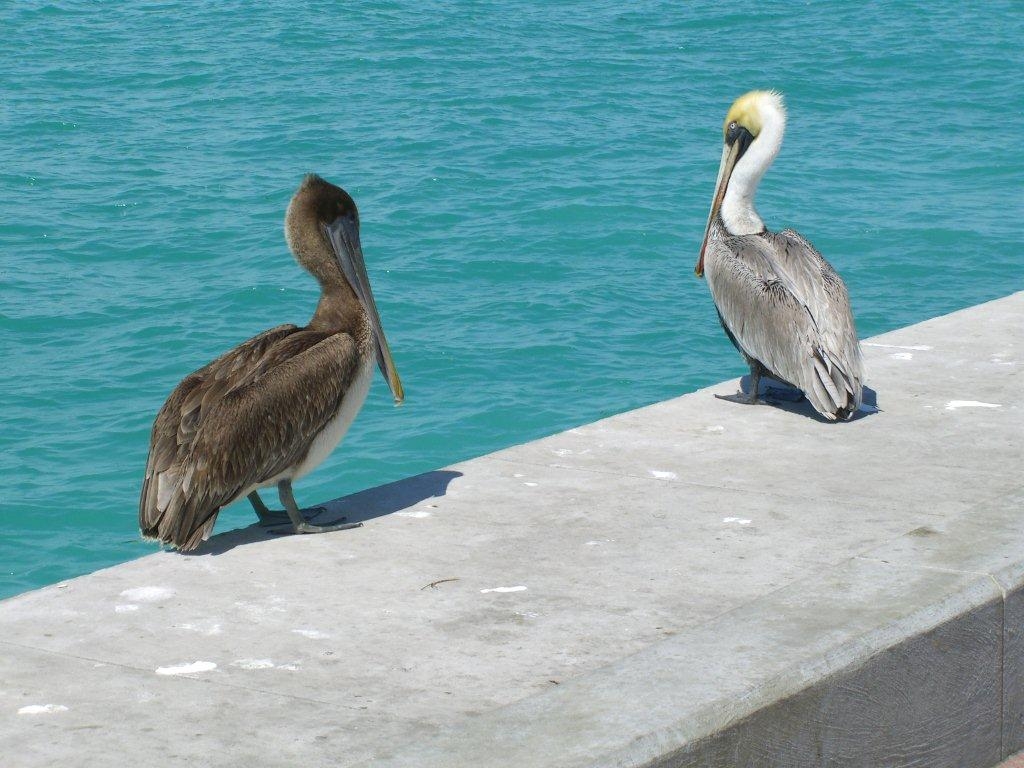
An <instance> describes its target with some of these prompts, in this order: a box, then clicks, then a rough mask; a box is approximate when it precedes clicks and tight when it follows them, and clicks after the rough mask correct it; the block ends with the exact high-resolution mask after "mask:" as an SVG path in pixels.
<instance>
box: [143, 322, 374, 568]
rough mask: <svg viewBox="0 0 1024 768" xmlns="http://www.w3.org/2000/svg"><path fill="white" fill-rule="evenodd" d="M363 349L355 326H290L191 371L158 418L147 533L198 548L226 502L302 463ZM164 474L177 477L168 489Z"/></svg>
mask: <svg viewBox="0 0 1024 768" xmlns="http://www.w3.org/2000/svg"><path fill="white" fill-rule="evenodd" d="M365 341H366V340H364V344H363V347H364V349H363V351H362V355H365V354H367V353H368V350H367V348H366V347H367V345H366V343H365ZM360 357H361V354H360V350H359V349H358V348H357V345H356V342H355V340H354V339H353V338H352V336H350V335H349V334H347V333H343V332H338V333H327V332H322V331H309V330H306V329H301V328H297V327H295V326H294V325H288V326H280V327H278V328H274V329H272V330H270V331H267V332H265V333H263V334H260V335H259V336H256V337H255V338H253V339H250V340H249V341H247V342H245V343H243V344H241V345H239V346H238V347H236V348H235V349H233V350H231V351H230V352H228V353H227V354H225V355H222V356H221V357H219V358H218V359H217V360H214V361H213V362H212V363H210V364H209V365H206V366H204V367H203V368H201V369H199V370H198V371H196V372H195V373H193V374H191V375H189V376H187V377H186V378H185V380H184V381H182V382H181V384H179V385H178V387H177V388H175V390H174V391H173V392H172V393H171V395H170V397H168V399H167V402H166V403H165V404H164V407H163V408H161V409H160V413H159V414H158V415H157V418H156V422H155V423H154V425H153V433H152V437H151V440H150V453H149V461H148V462H147V465H146V476H145V480H144V482H143V487H142V495H141V499H140V504H139V524H140V527H141V528H142V532H143V535H144V536H146V537H148V538H154V539H157V540H159V541H162V542H164V543H166V544H171V545H173V546H176V547H178V548H180V549H183V550H187V549H192V548H194V547H195V546H197V545H198V544H199V543H200V542H201V541H202V540H203V539H204V538H205V537H206V536H208V535H209V532H210V530H211V529H212V527H213V524H214V521H215V520H216V517H217V513H218V512H219V511H220V508H221V507H223V506H224V505H226V504H228V503H230V502H232V501H234V500H235V499H236V498H237V497H238V496H239V494H241V493H242V492H243V491H245V490H246V489H248V488H250V487H252V486H254V485H257V484H259V483H262V482H265V481H266V480H268V479H270V478H273V477H275V476H276V475H278V474H280V473H281V472H284V471H285V470H287V469H288V468H289V467H292V466H295V465H296V464H297V463H300V462H301V460H302V459H303V458H304V457H305V455H306V454H307V453H308V451H309V447H310V445H311V444H312V442H313V440H314V439H315V437H316V435H317V434H319V432H320V431H321V430H322V429H323V428H324V427H325V426H326V425H327V423H328V422H330V420H331V418H333V417H334V415H335V414H336V413H337V411H338V408H339V407H340V406H341V401H342V398H343V397H344V394H345V392H346V390H347V389H348V387H349V385H350V384H351V382H352V380H353V379H354V377H355V374H356V371H357V370H358V368H359V364H360ZM161 477H162V478H163V483H164V484H165V486H167V485H169V488H167V487H165V489H164V491H165V492H164V493H163V494H160V493H159V490H160V484H161ZM161 495H163V496H166V497H167V503H166V504H164V505H161V504H158V503H157V502H158V500H159V497H160V496H161ZM161 506H163V509H161Z"/></svg>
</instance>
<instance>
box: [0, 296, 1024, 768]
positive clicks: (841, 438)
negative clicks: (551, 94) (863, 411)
mask: <svg viewBox="0 0 1024 768" xmlns="http://www.w3.org/2000/svg"><path fill="white" fill-rule="evenodd" d="M1022 314H1024V294H1015V295H1013V296H1010V297H1008V298H1006V299H1003V300H1000V301H997V302H991V303H989V304H985V305H982V306H979V307H975V308H972V309H969V310H965V311H963V312H958V313H954V314H952V315H948V316H946V317H942V318H937V319H935V320H932V321H929V322H926V323H922V324H920V325H916V326H913V327H910V328H905V329H902V330H900V331H896V332H893V333H890V334H886V335H885V336H882V337H877V338H875V339H871V340H869V341H868V343H867V344H866V346H865V352H866V353H867V358H868V365H869V373H870V384H871V386H872V387H873V389H874V390H876V391H877V393H878V394H877V397H878V404H879V405H880V406H881V408H882V411H881V412H880V413H877V414H872V415H865V416H863V417H861V418H858V419H856V420H854V421H853V422H850V423H845V424H837V425H828V424H824V423H821V422H820V421H818V420H817V419H816V418H815V417H814V415H813V414H812V413H811V412H810V411H809V409H807V407H806V406H805V405H799V406H794V407H789V408H785V409H784V408H775V407H768V406H761V407H743V406H738V405H734V404H731V403H724V402H721V401H718V400H715V399H714V398H712V397H711V391H717V392H728V391H730V390H733V389H735V387H736V382H727V383H725V384H722V385H718V386H716V387H713V388H711V389H710V391H709V390H704V391H701V392H697V393H693V394H691V395H686V396H683V397H681V398H678V399H675V400H671V401H668V402H665V403H659V404H656V405H653V406H650V407H648V408H643V409H640V410H637V411H633V412H630V413H626V414H622V415H620V416H615V417H613V418H610V419H605V420H603V421H600V422H597V423H595V424H590V425H586V426H583V427H580V428H578V429H574V430H570V431H568V432H565V433H562V434H559V435H554V436H552V437H550V438H546V439H544V440H540V441H537V442H534V443H529V444H526V445H523V446H517V447H514V448H510V449H508V450H506V451H501V452H499V453H497V454H493V455H491V456H487V457H482V458H480V459H476V460H473V461H470V462H466V463H464V464H461V465H457V466H454V467H451V468H449V469H446V470H443V471H439V472H434V473H428V474H426V475H423V476H420V477H417V478H410V479H409V480H406V481H402V482H400V483H395V484H392V485H390V486H384V487H382V488H379V489H374V490H371V491H366V492H364V493H361V494H357V495H355V496H352V497H348V498H346V499H340V500H338V501H337V502H334V503H333V506H335V507H336V508H338V509H344V510H346V511H347V512H348V513H349V514H350V516H353V517H361V518H363V519H367V520H371V522H369V523H368V524H367V525H366V526H364V528H362V529H359V530H357V531H347V532H338V533H335V534H328V535H322V536H307V537H280V538H279V537H274V536H270V535H268V534H267V533H266V532H265V531H262V530H260V529H258V528H255V527H253V528H248V529H245V530H241V531H234V532H230V533H227V534H224V535H221V536H218V537H215V538H214V539H213V540H211V541H210V542H209V543H208V545H207V546H206V548H205V549H203V550H200V551H199V553H198V554H197V555H195V556H180V555H175V554H170V553H161V554H157V555H154V556H151V557H147V558H143V559H142V560H138V561H135V562H132V563H127V564H125V565H122V566H118V567H116V568H112V569H108V570H105V571H100V572H98V573H95V574H92V575H90V576H87V577H83V578H80V579H75V580H73V581H70V582H67V583H65V584H61V585H55V586H53V587H48V588H46V589H43V590H38V591H36V592H33V593H29V594H26V595H22V596H19V597H15V598H12V599H10V600H6V601H4V602H0V650H2V653H0V743H2V744H3V760H2V762H3V765H5V766H6V765H11V766H37V765H38V766H43V765H54V764H58V763H61V764H64V765H103V764H107V763H109V762H110V761H111V758H112V757H116V758H118V759H124V758H128V759H130V760H132V761H133V762H136V763H139V764H160V765H303V766H318V765H324V766H327V765H331V766H338V765H375V766H378V765H379V766H392V765H394V766H397V765H409V766H447V767H451V768H459V767H460V766H485V765H486V766H537V767H538V768H543V767H544V766H745V765H757V766H770V765H778V766H787V767H792V766H804V765H806V766H813V765H830V766H832V765H834V766H845V765H850V766H881V765H886V766H918V765H920V766H957V767H960V766H990V765H993V764H994V763H996V762H998V761H999V760H1000V759H1001V758H1002V757H1004V756H1007V755H1009V754H1012V753H1013V752H1015V751H1017V750H1019V749H1021V748H1022V747H1024V637H1022V633H1021V629H1022V627H1024V623H1022V622H1024V595H1022V589H1024V515H1022V514H1021V512H1022V510H1024V489H1022V483H1021V480H1020V477H1021V466H1022V459H1024V449H1022V442H1021V438H1022V435H1024V418H1022V410H1021V408H1020V406H1019V405H1018V402H1019V393H1020V392H1021V391H1022V387H1021V384H1022V383H1024V381H1022V379H1021V375H1020V365H1021V362H1020V361H1021V354H1020V352H1021V339H1022V336H1024V328H1022V323H1021V317H1022ZM197 662H202V663H201V664H197Z"/></svg>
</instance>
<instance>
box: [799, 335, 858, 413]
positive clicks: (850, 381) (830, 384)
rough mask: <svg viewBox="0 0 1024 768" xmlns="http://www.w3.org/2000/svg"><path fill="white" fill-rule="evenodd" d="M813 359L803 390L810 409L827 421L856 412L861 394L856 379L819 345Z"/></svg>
mask: <svg viewBox="0 0 1024 768" xmlns="http://www.w3.org/2000/svg"><path fill="white" fill-rule="evenodd" d="M813 363H814V371H813V374H812V376H811V386H810V387H808V388H806V389H805V390H804V395H806V397H807V399H808V400H809V401H810V402H811V405H813V406H814V410H816V411H817V412H818V413H820V414H821V415H822V416H824V417H825V418H826V419H828V420H829V421H835V420H836V419H848V418H850V417H851V416H852V415H853V414H854V413H856V412H857V409H858V408H859V407H860V404H861V398H862V397H863V388H862V386H861V383H860V381H859V380H858V379H857V378H856V377H854V376H851V375H850V374H849V373H848V372H847V371H845V370H844V369H843V368H842V367H840V366H839V365H837V364H836V363H835V361H834V360H832V358H831V357H830V356H829V355H828V353H827V352H825V351H824V350H822V349H818V350H816V351H815V354H814V358H813Z"/></svg>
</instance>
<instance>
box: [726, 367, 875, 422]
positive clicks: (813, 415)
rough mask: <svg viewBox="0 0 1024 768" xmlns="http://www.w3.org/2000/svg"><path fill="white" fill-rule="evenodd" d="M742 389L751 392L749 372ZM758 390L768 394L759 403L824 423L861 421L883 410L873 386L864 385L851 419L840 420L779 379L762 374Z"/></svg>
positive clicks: (762, 394) (744, 391)
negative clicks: (833, 418) (829, 418)
mask: <svg viewBox="0 0 1024 768" xmlns="http://www.w3.org/2000/svg"><path fill="white" fill-rule="evenodd" d="M740 390H741V391H742V393H743V394H744V395H749V394H750V375H749V374H748V375H746V376H744V377H743V378H741V379H740ZM770 390H775V391H776V392H777V393H780V394H779V396H778V397H773V396H772V395H771V393H770ZM757 391H758V397H759V398H760V397H762V396H765V395H767V396H766V397H765V399H759V400H758V405H767V406H769V407H771V408H778V409H779V410H780V411H786V412H788V413H795V414H798V415H800V416H805V417H807V418H808V419H812V420H813V421H817V422H821V423H822V424H846V423H849V422H853V421H860V420H861V419H864V418H867V417H868V416H874V415H875V414H876V413H878V412H879V411H880V410H881V408H879V407H878V393H877V392H876V391H875V390H873V389H872V388H871V387H864V390H863V396H862V402H861V407H860V409H859V410H858V411H857V412H856V413H855V414H853V416H851V417H850V418H849V419H846V420H840V421H829V420H828V419H826V418H825V417H824V416H822V415H821V414H820V413H818V412H817V411H816V410H814V407H813V406H812V405H811V404H810V402H809V401H808V400H807V398H806V397H804V396H803V393H802V392H800V390H799V389H794V388H793V387H791V386H789V384H786V383H784V382H780V381H777V380H776V379H772V378H769V377H767V376H762V377H761V381H760V383H759V386H758V388H757Z"/></svg>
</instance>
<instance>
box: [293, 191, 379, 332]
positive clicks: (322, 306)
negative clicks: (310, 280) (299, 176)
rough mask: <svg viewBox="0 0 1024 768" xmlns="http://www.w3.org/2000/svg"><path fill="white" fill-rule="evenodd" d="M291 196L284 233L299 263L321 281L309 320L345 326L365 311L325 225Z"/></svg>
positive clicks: (311, 324)
mask: <svg viewBox="0 0 1024 768" xmlns="http://www.w3.org/2000/svg"><path fill="white" fill-rule="evenodd" d="M298 198H299V196H298V195H296V197H295V198H293V199H292V203H291V205H289V206H288V213H287V214H286V216H285V224H284V235H285V239H286V240H287V241H288V247H289V249H290V250H291V252H292V255H293V256H294V257H295V260H296V261H297V262H298V263H299V265H300V266H301V267H302V268H303V269H305V270H306V271H307V272H309V274H311V275H312V276H313V277H314V278H315V279H316V281H317V283H319V284H320V301H319V303H318V304H317V307H316V312H314V313H313V317H312V318H311V319H310V321H309V327H310V328H316V329H318V330H328V329H338V328H345V327H348V326H349V325H351V324H352V323H354V322H358V318H359V316H360V315H363V314H365V313H364V311H363V307H362V305H361V304H360V303H359V298H358V297H357V296H356V293H355V291H354V290H352V286H351V285H349V282H348V280H347V279H346V278H345V273H344V272H342V270H341V266H340V265H339V264H338V259H337V257H336V256H335V254H334V251H333V249H332V248H331V246H330V245H329V244H328V242H327V238H326V235H325V234H324V228H323V226H322V225H321V224H320V222H319V221H318V220H317V217H316V216H315V215H314V214H313V212H312V211H309V210H307V209H305V208H304V207H302V206H300V205H298V204H297V200H298Z"/></svg>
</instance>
